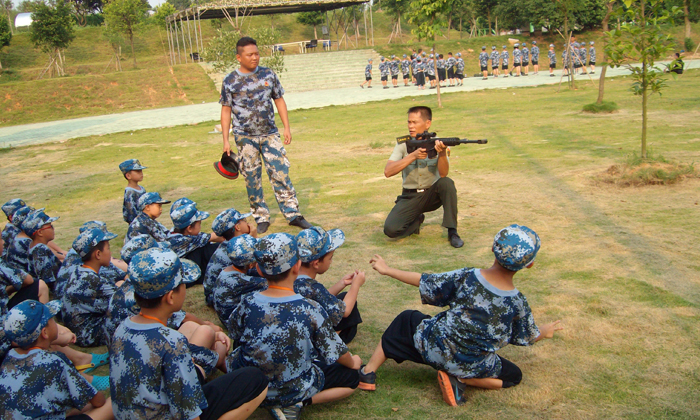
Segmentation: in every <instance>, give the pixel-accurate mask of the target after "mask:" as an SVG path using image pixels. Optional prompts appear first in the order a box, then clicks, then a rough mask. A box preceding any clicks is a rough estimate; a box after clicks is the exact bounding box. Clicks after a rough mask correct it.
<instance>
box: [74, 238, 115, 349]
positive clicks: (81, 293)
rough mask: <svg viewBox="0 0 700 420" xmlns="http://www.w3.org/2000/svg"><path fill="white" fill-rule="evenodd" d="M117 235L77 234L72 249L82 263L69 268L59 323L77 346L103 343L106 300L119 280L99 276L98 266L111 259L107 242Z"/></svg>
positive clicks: (107, 264)
mask: <svg viewBox="0 0 700 420" xmlns="http://www.w3.org/2000/svg"><path fill="white" fill-rule="evenodd" d="M116 237H117V235H115V234H113V233H110V232H106V231H103V230H101V229H97V228H95V229H88V230H86V231H84V232H83V233H81V234H80V235H78V237H77V238H76V239H75V241H74V242H73V249H75V251H76V252H77V253H78V254H79V255H80V257H81V258H82V261H83V265H81V266H80V267H78V268H77V269H76V270H75V271H73V273H72V275H71V278H70V280H68V284H66V289H65V293H64V295H63V311H62V315H63V322H64V324H65V325H66V327H68V328H69V329H70V330H71V331H73V332H74V333H75V334H76V336H77V340H76V344H77V345H79V346H81V347H92V346H101V345H104V344H105V343H106V342H107V340H106V337H105V335H104V332H103V330H102V327H103V325H104V322H105V317H104V316H105V313H106V312H107V307H108V305H109V299H110V298H111V297H112V295H113V294H114V291H115V290H116V288H117V287H119V286H120V285H121V284H122V281H119V282H117V283H115V282H113V281H111V280H109V279H106V278H104V277H102V276H100V274H99V272H100V268H101V267H107V266H109V264H110V262H111V260H112V254H111V252H110V247H109V241H110V240H112V239H114V238H116Z"/></svg>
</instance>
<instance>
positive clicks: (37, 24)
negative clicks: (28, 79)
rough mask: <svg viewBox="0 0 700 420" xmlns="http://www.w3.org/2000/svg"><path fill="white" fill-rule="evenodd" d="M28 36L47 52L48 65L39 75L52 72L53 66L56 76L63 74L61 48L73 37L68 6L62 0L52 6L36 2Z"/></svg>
mask: <svg viewBox="0 0 700 420" xmlns="http://www.w3.org/2000/svg"><path fill="white" fill-rule="evenodd" d="M29 37H30V39H31V41H32V43H33V44H34V46H35V47H36V48H39V49H41V50H42V51H43V52H45V53H47V54H49V65H48V66H47V67H46V69H45V70H44V72H43V73H42V74H41V76H43V75H44V73H45V72H47V71H48V72H49V73H50V74H53V72H54V68H55V71H56V74H57V75H58V76H63V75H65V70H64V65H65V60H64V57H63V54H62V50H64V49H66V48H68V46H69V45H70V43H71V42H73V39H74V38H75V29H74V28H73V17H72V16H71V8H70V6H68V4H66V2H64V1H62V0H61V1H58V2H56V4H55V6H53V7H51V6H49V5H46V4H44V3H39V4H37V8H36V11H34V12H33V13H32V26H31V33H30V35H29ZM41 76H40V77H41Z"/></svg>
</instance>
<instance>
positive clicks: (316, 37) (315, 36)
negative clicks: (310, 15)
mask: <svg viewBox="0 0 700 420" xmlns="http://www.w3.org/2000/svg"><path fill="white" fill-rule="evenodd" d="M314 39H318V32H316V25H314Z"/></svg>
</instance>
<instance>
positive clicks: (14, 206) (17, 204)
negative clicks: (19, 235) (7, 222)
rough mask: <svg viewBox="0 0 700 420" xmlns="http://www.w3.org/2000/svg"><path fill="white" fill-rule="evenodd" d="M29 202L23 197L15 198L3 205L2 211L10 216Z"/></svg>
mask: <svg viewBox="0 0 700 420" xmlns="http://www.w3.org/2000/svg"><path fill="white" fill-rule="evenodd" d="M26 205H27V203H25V202H24V200H22V199H21V198H13V199H12V200H10V201H8V202H7V203H5V204H3V205H2V211H3V212H4V213H5V216H7V217H8V218H10V217H11V216H12V215H13V214H15V212H16V211H17V210H18V209H20V208H22V207H24V206H26Z"/></svg>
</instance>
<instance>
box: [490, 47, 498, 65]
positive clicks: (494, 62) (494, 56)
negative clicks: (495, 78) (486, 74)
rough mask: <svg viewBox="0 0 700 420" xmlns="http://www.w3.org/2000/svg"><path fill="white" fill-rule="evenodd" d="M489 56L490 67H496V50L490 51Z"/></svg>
mask: <svg viewBox="0 0 700 420" xmlns="http://www.w3.org/2000/svg"><path fill="white" fill-rule="evenodd" d="M490 58H491V67H498V60H499V55H498V51H494V52H492V53H491V57H490Z"/></svg>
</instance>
